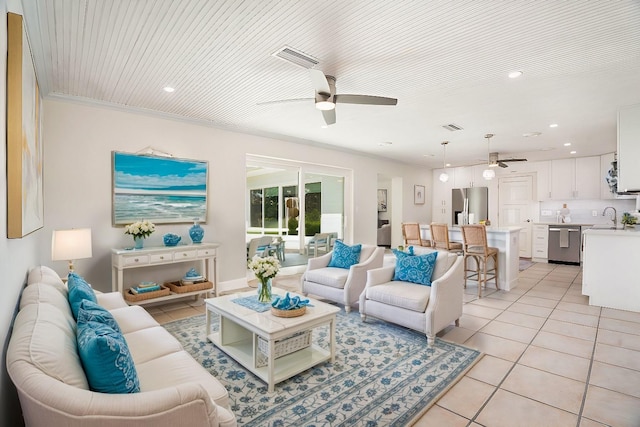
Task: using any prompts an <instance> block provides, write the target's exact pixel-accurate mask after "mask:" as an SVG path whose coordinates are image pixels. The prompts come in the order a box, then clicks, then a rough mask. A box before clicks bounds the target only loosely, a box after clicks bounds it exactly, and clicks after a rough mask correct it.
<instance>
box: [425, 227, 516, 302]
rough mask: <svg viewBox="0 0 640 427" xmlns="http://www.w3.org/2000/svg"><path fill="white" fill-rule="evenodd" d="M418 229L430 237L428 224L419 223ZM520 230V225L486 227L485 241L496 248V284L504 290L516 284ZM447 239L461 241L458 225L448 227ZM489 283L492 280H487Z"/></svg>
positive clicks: (426, 236) (427, 237)
mask: <svg viewBox="0 0 640 427" xmlns="http://www.w3.org/2000/svg"><path fill="white" fill-rule="evenodd" d="M420 230H421V232H422V238H423V239H426V240H429V239H430V238H431V231H430V230H429V225H428V224H420ZM520 230H521V228H520V227H487V243H488V244H489V246H491V247H494V248H498V284H499V285H500V289H501V290H504V291H509V290H511V289H513V288H515V287H516V286H518V273H519V269H520V256H519V252H520ZM449 240H450V241H452V242H462V230H461V229H460V227H457V226H453V227H449ZM491 283H492V281H490V282H489V284H491Z"/></svg>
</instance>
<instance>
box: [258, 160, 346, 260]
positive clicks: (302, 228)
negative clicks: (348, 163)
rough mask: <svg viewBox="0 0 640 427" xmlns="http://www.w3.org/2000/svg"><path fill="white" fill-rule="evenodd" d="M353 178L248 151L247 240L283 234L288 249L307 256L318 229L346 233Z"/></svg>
mask: <svg viewBox="0 0 640 427" xmlns="http://www.w3.org/2000/svg"><path fill="white" fill-rule="evenodd" d="M350 177H351V173H350V171H347V170H342V169H334V168H327V167H323V166H317V165H309V164H299V163H296V162H290V161H280V160H272V159H265V158H261V157H258V156H247V193H246V194H247V209H246V223H247V230H246V232H247V236H246V238H247V241H249V240H250V239H251V238H255V237H258V236H262V235H273V236H274V237H276V236H278V237H280V238H281V239H282V240H283V241H284V242H285V248H286V251H288V252H291V253H298V254H301V255H305V249H306V244H307V243H308V241H309V240H311V239H312V238H313V236H314V235H315V234H316V233H320V232H322V233H334V234H335V236H337V237H338V238H343V237H344V234H345V225H346V222H345V218H346V215H345V206H346V204H347V203H350V196H349V194H350V193H349V192H346V191H345V188H347V187H346V186H345V182H347V181H349V180H350ZM301 189H302V191H301ZM302 262H305V261H304V260H303V261H301V263H302Z"/></svg>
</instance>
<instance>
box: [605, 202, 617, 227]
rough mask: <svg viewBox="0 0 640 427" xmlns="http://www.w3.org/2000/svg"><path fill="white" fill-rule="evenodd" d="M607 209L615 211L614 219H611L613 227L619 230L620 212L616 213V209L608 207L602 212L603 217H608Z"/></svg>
mask: <svg viewBox="0 0 640 427" xmlns="http://www.w3.org/2000/svg"><path fill="white" fill-rule="evenodd" d="M607 209H613V218H611V219H613V226H614V227H616V228H617V227H618V211H616V208H614V207H613V206H607V207H606V208H604V210H603V211H602V216H605V215H606V213H607Z"/></svg>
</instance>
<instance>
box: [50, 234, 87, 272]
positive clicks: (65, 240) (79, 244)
mask: <svg viewBox="0 0 640 427" xmlns="http://www.w3.org/2000/svg"><path fill="white" fill-rule="evenodd" d="M91 256H92V254H91V229H90V228H74V229H71V230H54V231H53V238H52V239H51V259H52V260H53V261H68V262H69V272H72V271H74V269H73V260H77V259H82V258H91Z"/></svg>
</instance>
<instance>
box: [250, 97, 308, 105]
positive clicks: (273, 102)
mask: <svg viewBox="0 0 640 427" xmlns="http://www.w3.org/2000/svg"><path fill="white" fill-rule="evenodd" d="M313 100H314V98H291V99H279V100H277V101H264V102H258V103H257V104H256V105H271V104H285V103H288V102H300V101H313Z"/></svg>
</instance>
